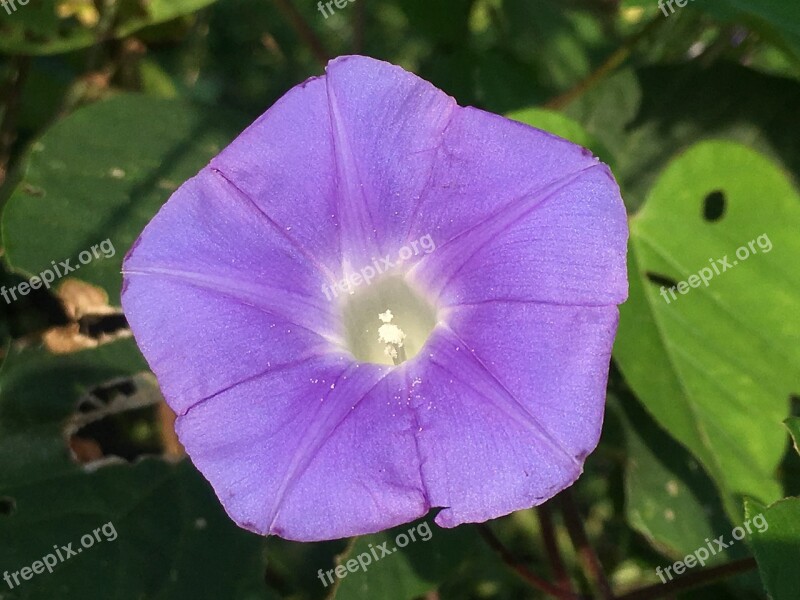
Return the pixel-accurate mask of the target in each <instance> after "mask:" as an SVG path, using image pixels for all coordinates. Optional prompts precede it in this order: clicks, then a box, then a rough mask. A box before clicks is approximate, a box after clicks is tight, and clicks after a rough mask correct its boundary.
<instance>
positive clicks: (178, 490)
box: [0, 339, 277, 600]
mask: <svg viewBox="0 0 800 600" xmlns="http://www.w3.org/2000/svg"><path fill="white" fill-rule="evenodd" d="M145 369H146V365H145V364H144V360H143V359H142V357H141V355H140V354H139V352H138V350H137V349H136V346H135V344H134V343H133V340H130V339H129V340H123V341H119V342H114V343H111V344H106V345H104V346H101V347H99V348H96V349H94V350H88V351H83V352H77V353H72V354H68V355H61V356H58V355H52V354H48V353H47V352H45V351H43V350H40V349H30V350H23V351H17V350H14V351H12V352H11V354H10V355H9V356H8V358H6V360H5V363H4V364H3V368H2V373H0V385H1V387H2V393H1V394H0V464H2V465H3V469H2V470H1V471H0V539H2V540H3V543H2V544H0V565H3V569H4V570H5V569H8V570H9V571H11V572H12V573H13V572H14V571H19V570H20V569H22V568H23V567H26V566H31V565H32V564H34V561H38V560H42V557H43V556H45V555H47V554H48V553H52V552H53V545H54V544H56V545H61V546H64V545H67V544H70V543H71V544H72V548H73V549H75V550H77V549H79V548H80V550H79V552H81V554H80V555H78V554H75V555H74V556H72V557H70V558H69V559H67V560H64V561H63V562H61V561H59V562H57V563H56V565H55V568H54V569H53V572H52V573H47V572H44V573H41V574H38V575H37V576H36V577H34V578H33V579H32V580H27V581H26V580H22V579H20V580H19V583H20V586H19V590H17V589H16V588H17V587H18V586H16V585H14V586H13V589H12V590H11V591H10V592H9V590H6V591H4V592H3V593H2V594H0V595H2V596H3V598H6V597H10V598H18V597H24V598H29V599H31V600H38V599H42V600H50V599H52V598H105V597H108V596H109V590H111V589H113V590H115V593H114V597H115V598H119V599H121V600H122V599H127V598H130V599H131V600H133V599H134V598H145V597H146V598H176V599H179V598H200V597H215V598H223V597H224V598H242V599H244V598H248V599H260V598H276V597H277V596H274V595H273V596H270V594H269V592H268V590H267V589H266V587H265V586H264V585H263V573H264V564H263V559H262V550H263V544H264V541H263V539H262V538H259V537H258V536H255V535H252V534H250V533H247V532H245V531H242V530H241V529H239V528H238V527H236V526H235V525H234V524H233V523H232V522H231V521H230V519H228V517H227V516H226V515H225V513H224V511H223V510H222V508H221V507H220V505H219V502H218V501H217V500H216V498H215V497H214V494H213V492H212V490H211V488H210V487H209V485H208V484H207V483H206V482H205V481H204V480H203V478H202V477H201V476H200V474H199V473H198V472H197V471H196V470H195V469H194V467H192V465H191V463H189V461H187V460H184V461H181V462H180V463H174V462H169V461H166V460H162V459H161V458H156V457H143V458H140V460H138V461H137V462H135V463H133V464H124V463H122V462H121V461H118V462H117V463H116V464H108V465H107V466H102V467H99V468H98V466H97V465H95V468H93V469H86V468H84V467H83V466H82V465H80V464H78V463H77V462H75V461H74V460H72V459H71V458H70V452H69V449H68V447H67V441H66V439H65V432H64V423H65V421H66V420H67V419H69V418H70V416H71V415H72V414H73V413H74V411H75V410H76V408H77V406H78V401H79V400H80V399H81V398H85V397H86V394H87V392H89V391H90V390H97V389H106V387H107V386H101V387H100V388H97V386H98V385H100V384H103V383H105V382H108V381H114V380H118V379H119V378H122V377H129V376H131V375H132V374H134V373H138V372H140V371H143V370H145ZM98 397H100V396H98ZM84 414H85V413H81V415H84ZM108 523H110V524H111V525H107V526H106V524H108ZM104 526H105V528H104V529H102V531H103V533H102V535H101V536H100V538H98V539H96V540H94V541H92V542H91V544H90V543H89V541H91V540H89V541H86V542H82V541H81V540H82V536H86V535H87V534H88V535H89V537H92V532H93V531H94V530H95V529H97V528H103V527H104ZM112 538H113V539H112ZM98 540H99V541H98ZM95 545H96V546H99V547H95ZM197 565H203V568H202V569H198V568H197ZM87 573H89V574H92V575H91V576H89V577H87ZM12 582H13V580H12ZM5 585H6V584H5V583H4V584H3V587H5ZM7 594H8V595H7Z"/></svg>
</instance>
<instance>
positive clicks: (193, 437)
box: [177, 357, 429, 541]
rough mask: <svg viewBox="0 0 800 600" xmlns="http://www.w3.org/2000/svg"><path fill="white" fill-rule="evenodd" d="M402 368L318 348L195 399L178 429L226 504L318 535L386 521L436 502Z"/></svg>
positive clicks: (279, 530)
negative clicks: (425, 481) (430, 499)
mask: <svg viewBox="0 0 800 600" xmlns="http://www.w3.org/2000/svg"><path fill="white" fill-rule="evenodd" d="M404 387H405V383H404V381H402V378H401V377H399V375H398V372H397V371H389V370H387V369H385V368H381V367H377V366H374V365H355V364H354V363H352V362H350V361H348V360H347V359H345V358H342V357H338V358H337V357H328V358H317V359H312V360H309V361H307V362H305V363H303V364H299V365H295V366H292V367H290V368H287V369H285V370H279V371H273V372H271V373H269V374H267V375H264V376H262V377H259V378H256V379H253V380H251V381H248V382H245V383H243V384H241V385H239V386H236V387H235V388H233V389H231V390H227V391H225V392H223V393H221V394H219V395H218V396H216V397H214V398H211V399H209V400H207V401H205V402H202V403H201V404H198V405H197V406H195V407H194V408H192V409H191V410H190V411H189V412H188V413H187V414H186V415H184V416H182V417H180V418H179V420H178V425H177V429H178V433H179V436H180V439H181V441H182V442H183V444H184V445H185V446H186V449H187V451H188V452H189V454H190V455H191V456H192V460H193V461H194V463H195V464H196V465H197V466H198V468H199V469H200V470H201V471H202V472H203V474H204V475H205V476H206V478H207V479H208V480H209V481H210V482H211V484H212V485H213V486H214V489H215V490H216V491H217V494H218V495H219V497H220V499H221V501H222V502H223V504H224V506H225V508H226V510H227V511H228V514H229V515H230V516H231V517H232V518H233V519H234V520H235V521H236V522H237V523H239V524H240V525H241V526H243V527H245V528H247V529H250V530H252V531H255V532H258V533H261V534H277V535H280V536H281V537H284V538H286V539H293V540H300V541H312V540H322V539H331V538H338V537H347V536H351V535H357V534H363V533H370V532H375V531H380V530H382V529H386V528H388V527H392V526H394V525H398V524H400V523H404V522H407V521H410V520H413V519H415V518H417V517H419V516H421V515H423V514H425V513H426V512H427V511H428V508H429V506H428V504H427V501H426V500H425V497H424V494H423V490H422V486H421V482H420V476H419V461H418V459H417V455H416V448H415V444H414V437H413V432H414V429H413V427H414V423H413V418H412V414H411V412H410V411H409V410H408V408H407V396H406V395H405V394H404V393H403V392H402V390H403V388H404Z"/></svg>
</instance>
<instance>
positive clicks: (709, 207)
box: [703, 190, 726, 223]
mask: <svg viewBox="0 0 800 600" xmlns="http://www.w3.org/2000/svg"><path fill="white" fill-rule="evenodd" d="M725 204H726V200H725V193H724V192H723V191H722V190H717V191H715V192H711V193H710V194H709V195H708V196H706V199H705V202H704V203H703V218H705V220H706V221H710V222H711V223H713V222H715V221H719V220H720V219H721V218H722V217H723V216H725Z"/></svg>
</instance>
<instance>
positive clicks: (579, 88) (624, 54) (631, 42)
mask: <svg viewBox="0 0 800 600" xmlns="http://www.w3.org/2000/svg"><path fill="white" fill-rule="evenodd" d="M664 21H666V19H665V18H664V17H663V16H662V15H661V14H660V13H659V14H658V15H657V16H655V17H654V18H653V19H652V20H651V21H649V22H648V23H647V25H645V26H644V27H643V28H642V30H641V31H639V33H637V34H635V35H633V36H631V37H630V38H628V39H627V40H626V41H625V42H624V43H623V44H622V46H620V47H619V48H617V50H615V51H614V52H613V53H612V54H611V56H609V57H608V58H607V59H606V61H605V62H604V63H603V64H602V65H600V66H599V67H598V68H597V69H595V70H594V71H593V72H592V73H591V74H589V76H588V77H586V78H585V79H584V80H582V81H580V82H579V83H578V85H576V86H575V87H574V88H572V89H571V90H569V91H568V92H565V93H564V94H561V95H560V96H556V97H555V98H552V99H551V100H549V101H548V102H547V103H546V104H545V105H544V106H545V108H550V109H552V110H558V109H561V108H564V107H565V106H566V105H567V104H569V103H570V102H572V101H573V100H575V99H576V98H578V97H580V96H581V95H583V94H584V93H585V92H587V91H588V90H590V89H591V88H593V87H594V86H595V85H597V84H598V83H600V82H601V81H602V80H603V79H605V78H606V77H607V76H608V75H610V74H611V73H613V72H614V71H615V70H616V69H618V68H619V67H620V66H621V65H622V64H623V63H624V62H625V61H626V60H628V57H630V55H631V54H632V53H633V50H634V48H636V46H637V45H638V44H639V42H641V41H642V40H643V39H644V38H646V37H647V36H649V35H650V34H651V33H652V32H653V31H654V30H656V29H657V28H658V27H659V26H660V25H661V24H662V23H663V22H664Z"/></svg>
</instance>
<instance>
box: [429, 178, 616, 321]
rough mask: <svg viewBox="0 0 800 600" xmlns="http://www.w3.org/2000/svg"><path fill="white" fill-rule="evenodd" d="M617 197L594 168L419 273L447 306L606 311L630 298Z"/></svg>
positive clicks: (511, 207) (498, 217)
mask: <svg viewBox="0 0 800 600" xmlns="http://www.w3.org/2000/svg"><path fill="white" fill-rule="evenodd" d="M627 239H628V228H627V222H626V215H625V207H624V205H623V203H622V199H621V198H620V195H619V189H618V187H617V185H616V183H615V182H614V179H613V177H612V176H611V174H610V172H609V171H608V168H607V167H606V166H605V165H603V164H600V163H594V164H592V165H590V166H588V167H585V168H584V169H583V170H581V171H578V172H577V173H574V174H570V175H568V176H566V177H564V178H563V179H562V180H559V181H557V182H555V183H553V184H550V185H549V186H548V187H547V188H545V189H544V190H540V191H538V192H537V193H534V194H532V195H529V196H522V197H520V198H519V199H517V200H515V201H513V202H511V203H510V204H508V205H507V206H506V207H505V208H504V210H503V211H499V212H497V213H496V214H494V215H492V216H491V217H489V218H487V219H486V220H484V221H482V222H481V223H480V224H478V225H476V226H474V227H473V228H472V229H470V230H468V231H467V232H466V233H464V234H463V235H461V236H459V237H457V238H455V239H453V240H452V241H450V242H449V243H446V244H444V245H442V246H439V247H438V248H437V249H436V251H435V252H434V253H433V254H431V255H429V256H426V257H425V258H424V259H423V260H422V261H421V262H419V263H418V264H417V265H416V268H415V270H414V273H413V275H414V277H415V278H416V279H417V280H418V281H419V282H420V283H421V285H423V286H424V287H425V288H426V289H427V290H428V291H429V292H430V293H431V295H432V296H433V297H435V298H438V302H439V304H440V305H442V306H451V305H457V304H470V303H481V302H487V301H491V300H516V301H536V302H543V303H553V304H569V305H587V306H603V305H614V304H619V303H621V302H624V301H625V298H626V297H627V295H628V283H627V267H626V262H625V254H626V249H627Z"/></svg>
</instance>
